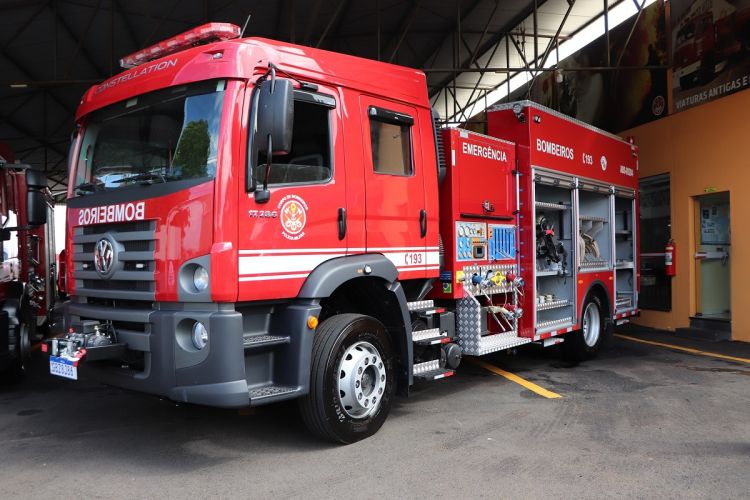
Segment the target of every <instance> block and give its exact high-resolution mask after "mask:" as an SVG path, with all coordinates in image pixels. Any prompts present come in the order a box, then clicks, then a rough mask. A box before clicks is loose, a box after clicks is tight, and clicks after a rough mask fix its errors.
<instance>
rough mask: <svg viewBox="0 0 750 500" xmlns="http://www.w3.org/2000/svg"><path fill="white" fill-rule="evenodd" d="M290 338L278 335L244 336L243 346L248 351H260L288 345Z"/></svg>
mask: <svg viewBox="0 0 750 500" xmlns="http://www.w3.org/2000/svg"><path fill="white" fill-rule="evenodd" d="M288 343H289V337H280V336H278V335H243V336H242V346H243V347H244V348H245V350H247V349H260V348H263V347H270V346H275V345H280V344H288Z"/></svg>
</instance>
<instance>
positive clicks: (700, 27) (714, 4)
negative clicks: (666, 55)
mask: <svg viewBox="0 0 750 500" xmlns="http://www.w3.org/2000/svg"><path fill="white" fill-rule="evenodd" d="M743 3H744V2H743ZM674 43H675V45H674V51H675V52H674V53H675V55H674V72H675V79H676V82H675V84H677V83H679V86H680V87H681V88H682V89H687V88H690V87H693V86H695V85H700V84H705V83H708V82H710V81H711V80H712V79H713V78H714V75H715V74H716V73H718V72H719V71H722V70H723V69H724V67H725V66H726V64H727V61H728V60H729V58H730V57H732V56H733V55H736V54H741V53H742V52H748V51H750V7H748V6H747V5H743V6H739V5H733V4H732V3H730V2H727V1H726V0H695V1H694V2H693V3H692V4H691V5H690V7H689V8H688V9H687V11H686V12H685V13H684V14H682V16H680V19H679V21H678V23H677V34H676V37H675V42H674Z"/></svg>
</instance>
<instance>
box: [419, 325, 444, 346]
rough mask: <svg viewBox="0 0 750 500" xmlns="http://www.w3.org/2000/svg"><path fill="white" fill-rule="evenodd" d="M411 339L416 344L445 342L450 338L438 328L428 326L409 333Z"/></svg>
mask: <svg viewBox="0 0 750 500" xmlns="http://www.w3.org/2000/svg"><path fill="white" fill-rule="evenodd" d="M411 340H412V342H414V343H415V344H417V345H435V344H446V343H448V342H450V341H451V340H452V339H451V338H450V337H449V336H448V335H447V334H446V333H445V332H441V331H440V328H429V329H427V330H416V331H414V332H412V334H411Z"/></svg>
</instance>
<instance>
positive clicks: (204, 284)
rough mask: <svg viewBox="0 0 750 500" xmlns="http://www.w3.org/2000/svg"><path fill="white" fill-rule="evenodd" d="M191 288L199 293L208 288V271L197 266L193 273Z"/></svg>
mask: <svg viewBox="0 0 750 500" xmlns="http://www.w3.org/2000/svg"><path fill="white" fill-rule="evenodd" d="M193 286H195V289H196V290H198V291H199V292H202V291H203V290H205V289H206V288H208V271H206V268H205V267H203V266H197V267H196V268H195V272H193Z"/></svg>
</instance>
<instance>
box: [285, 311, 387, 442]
mask: <svg viewBox="0 0 750 500" xmlns="http://www.w3.org/2000/svg"><path fill="white" fill-rule="evenodd" d="M394 388H395V369H394V366H393V359H392V348H391V342H390V339H389V338H388V335H387V333H386V331H385V327H384V326H383V324H382V323H380V322H379V321H378V320H376V319H375V318H372V317H370V316H363V315H360V314H340V315H337V316H333V317H331V318H328V319H327V320H325V321H323V322H322V323H321V324H320V326H319V327H318V329H317V331H316V332H315V338H314V340H313V352H312V361H311V375H310V392H309V393H308V394H307V395H306V396H304V397H303V398H302V399H301V400H300V410H301V412H302V418H303V420H304V422H305V424H306V425H307V427H308V428H309V429H310V430H311V431H312V432H314V433H315V434H317V435H318V436H320V437H322V438H324V439H328V440H330V441H335V442H339V443H344V444H348V443H353V442H355V441H359V440H360V439H364V438H366V437H369V436H371V435H373V434H375V432H377V431H378V429H380V427H381V426H382V425H383V422H385V419H386V417H387V416H388V413H389V411H390V409H391V403H392V399H393V393H394Z"/></svg>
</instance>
